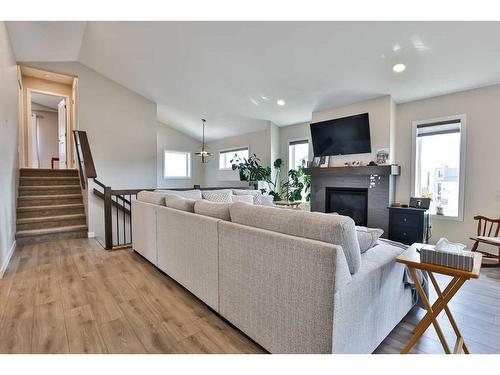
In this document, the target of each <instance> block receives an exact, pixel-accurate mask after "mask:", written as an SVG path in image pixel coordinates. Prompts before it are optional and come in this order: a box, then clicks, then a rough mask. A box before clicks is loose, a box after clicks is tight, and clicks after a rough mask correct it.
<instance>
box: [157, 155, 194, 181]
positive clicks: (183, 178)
mask: <svg viewBox="0 0 500 375" xmlns="http://www.w3.org/2000/svg"><path fill="white" fill-rule="evenodd" d="M167 153H169V154H182V155H187V157H188V159H187V163H186V164H187V165H186V167H187V172H188V175H187V176H167V175H166V173H165V172H166V171H165V167H166V163H165V156H166V154H167ZM162 164H163V179H164V180H191V173H192V158H191V152H189V151H177V150H163V163H162Z"/></svg>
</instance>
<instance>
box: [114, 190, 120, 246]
mask: <svg viewBox="0 0 500 375" xmlns="http://www.w3.org/2000/svg"><path fill="white" fill-rule="evenodd" d="M115 204H116V206H115V210H116V246H118V245H120V222H119V220H118V211H119V210H118V195H115Z"/></svg>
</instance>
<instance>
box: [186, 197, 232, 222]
mask: <svg viewBox="0 0 500 375" xmlns="http://www.w3.org/2000/svg"><path fill="white" fill-rule="evenodd" d="M231 205H232V203H221V202H211V201H208V200H204V199H203V200H201V201H196V202H195V204H194V212H195V213H196V214H199V215H204V216H211V217H215V218H216V219H221V220H225V221H231V215H230V213H229V207H231Z"/></svg>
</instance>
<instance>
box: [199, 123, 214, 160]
mask: <svg viewBox="0 0 500 375" xmlns="http://www.w3.org/2000/svg"><path fill="white" fill-rule="evenodd" d="M205 122H207V120H205V119H204V118H202V119H201V123H202V126H203V140H202V143H201V150H200V151H198V152H196V153H195V155H196V156H198V157H200V158H201V162H202V163H208V162H209V161H210V158H211V157H212V156H213V154H212V153H211V152H209V151H208V149H207V146H206V145H205Z"/></svg>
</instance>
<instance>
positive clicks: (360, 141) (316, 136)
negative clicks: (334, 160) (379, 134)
mask: <svg viewBox="0 0 500 375" xmlns="http://www.w3.org/2000/svg"><path fill="white" fill-rule="evenodd" d="M311 138H312V143H313V149H314V156H329V155H349V154H364V153H370V152H372V148H371V144H370V121H369V119H368V113H362V114H359V115H355V116H349V117H342V118H337V119H334V120H328V121H322V122H316V123H314V124H311Z"/></svg>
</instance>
